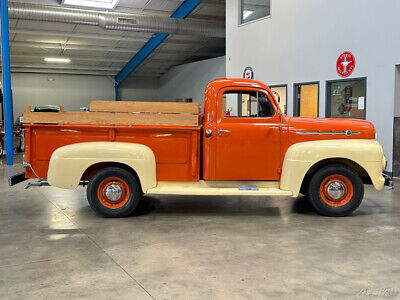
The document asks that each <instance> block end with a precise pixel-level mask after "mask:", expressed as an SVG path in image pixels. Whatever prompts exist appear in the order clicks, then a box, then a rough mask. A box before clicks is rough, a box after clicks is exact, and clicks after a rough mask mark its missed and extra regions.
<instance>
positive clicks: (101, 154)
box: [47, 142, 156, 193]
mask: <svg viewBox="0 0 400 300" xmlns="http://www.w3.org/2000/svg"><path fill="white" fill-rule="evenodd" d="M99 163H119V164H124V165H127V166H129V167H130V168H132V169H133V170H134V171H135V172H136V174H137V175H138V177H139V180H140V184H141V187H142V191H143V192H144V193H146V191H147V190H148V189H149V188H153V187H155V186H156V160H155V157H154V153H153V151H152V150H151V149H150V148H149V147H147V146H145V145H142V144H134V143H119V142H88V143H77V144H71V145H67V146H63V147H61V148H58V149H57V150H56V151H54V152H53V154H52V156H51V159H50V165H49V170H48V173H47V180H48V182H49V184H50V185H52V186H55V187H59V188H63V189H75V188H77V187H78V185H79V181H80V180H81V178H82V175H83V174H84V172H85V171H86V170H87V169H88V168H89V167H91V166H93V165H95V164H99Z"/></svg>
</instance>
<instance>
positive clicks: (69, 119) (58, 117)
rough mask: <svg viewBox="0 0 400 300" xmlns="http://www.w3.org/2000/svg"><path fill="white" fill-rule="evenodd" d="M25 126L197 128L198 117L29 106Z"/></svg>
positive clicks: (26, 111) (25, 114)
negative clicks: (47, 109)
mask: <svg viewBox="0 0 400 300" xmlns="http://www.w3.org/2000/svg"><path fill="white" fill-rule="evenodd" d="M23 118H24V123H26V124H99V125H105V124H107V125H159V126H163V125H164V126H198V124H199V116H198V115H193V114H163V113H127V112H90V111H62V110H61V111H60V112H32V111H31V108H30V107H29V106H27V107H26V110H25V112H24V116H23Z"/></svg>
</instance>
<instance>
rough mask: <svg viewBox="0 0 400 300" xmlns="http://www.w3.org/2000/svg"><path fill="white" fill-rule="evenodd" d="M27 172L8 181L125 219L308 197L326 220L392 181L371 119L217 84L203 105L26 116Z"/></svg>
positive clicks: (97, 107)
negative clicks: (151, 206) (182, 201)
mask: <svg viewBox="0 0 400 300" xmlns="http://www.w3.org/2000/svg"><path fill="white" fill-rule="evenodd" d="M24 127H25V136H26V156H25V159H26V162H24V166H25V168H26V172H25V173H24V174H23V175H19V176H16V177H12V178H10V184H11V185H13V184H16V183H18V182H21V181H22V180H24V179H25V178H38V180H37V181H36V182H33V183H30V184H28V185H27V186H26V187H30V186H43V185H51V186H55V187H59V188H64V189H75V188H77V187H78V185H87V198H88V201H89V204H90V206H91V207H92V208H93V209H94V210H95V211H96V212H98V213H99V214H101V215H103V216H106V217H124V216H127V215H129V214H131V213H132V212H133V211H134V210H135V209H136V208H137V206H138V203H139V201H140V199H141V196H142V195H143V194H145V193H150V194H181V195H249V196H251V195H255V196H260V195H263V196H270V195H273V196H279V195H280V196H286V197H297V196H298V195H299V193H303V194H305V195H307V197H308V199H309V200H310V202H311V204H312V205H313V207H314V208H315V209H316V210H317V211H318V212H319V213H320V214H323V215H326V216H345V215H349V214H350V213H352V212H353V211H354V210H355V209H356V208H357V207H358V206H359V205H360V203H361V201H362V199H363V196H364V184H373V185H374V187H375V188H376V189H377V190H381V189H382V188H383V186H384V185H390V184H391V178H390V177H387V176H386V175H384V174H383V173H382V172H383V171H384V170H385V168H386V159H385V157H384V155H383V150H382V147H381V145H380V144H379V143H378V142H377V141H376V140H375V138H376V134H375V129H374V126H373V125H372V123H370V122H368V121H364V120H348V119H323V118H316V119H312V118H295V117H287V116H284V115H283V114H282V112H281V111H280V109H279V106H278V104H277V102H276V101H275V99H274V97H273V95H272V93H271V90H270V89H269V88H268V86H266V85H265V84H263V83H261V82H259V81H255V80H247V79H220V80H215V81H213V82H211V83H210V84H209V85H208V87H207V89H206V91H205V99H204V114H202V115H200V107H199V105H196V104H187V103H165V102H164V103H161V102H160V103H154V102H153V103H152V102H125V101H120V102H114V101H94V102H92V104H91V107H90V111H88V112H64V111H63V109H62V110H61V111H60V112H58V113H52V112H47V113H43V112H38V113H35V112H31V111H30V108H29V107H27V110H26V111H25V113H24Z"/></svg>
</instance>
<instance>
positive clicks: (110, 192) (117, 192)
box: [105, 183, 122, 201]
mask: <svg viewBox="0 0 400 300" xmlns="http://www.w3.org/2000/svg"><path fill="white" fill-rule="evenodd" d="M105 194H106V197H107V199H108V200H110V201H118V200H119V199H120V198H121V196H122V189H121V187H120V186H119V185H118V184H114V183H113V184H110V185H109V186H107V188H106V191H105Z"/></svg>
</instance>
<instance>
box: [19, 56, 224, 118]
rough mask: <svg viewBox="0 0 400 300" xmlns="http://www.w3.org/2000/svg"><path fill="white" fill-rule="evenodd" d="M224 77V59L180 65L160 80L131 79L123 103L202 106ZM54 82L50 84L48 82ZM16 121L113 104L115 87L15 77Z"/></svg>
mask: <svg viewBox="0 0 400 300" xmlns="http://www.w3.org/2000/svg"><path fill="white" fill-rule="evenodd" d="M223 77H225V57H218V58H213V59H208V60H204V61H199V62H195V63H190V64H185V65H180V66H177V67H174V68H172V69H171V70H169V71H168V72H167V73H166V74H164V76H162V77H161V78H137V77H130V78H129V79H127V80H126V81H125V82H123V84H122V85H121V87H120V99H121V100H136V101H175V100H176V99H177V98H184V99H185V98H193V101H194V102H198V103H203V101H204V99H203V97H204V90H205V88H206V86H207V84H208V83H209V82H210V81H211V80H213V79H216V78H223ZM50 78H52V79H54V80H53V81H49V79H50ZM11 81H12V90H13V100H14V117H15V118H16V117H17V116H18V115H20V114H21V113H22V112H23V111H24V110H25V106H26V105H31V106H32V107H34V106H38V105H43V104H53V105H63V106H64V107H65V109H66V110H79V108H81V107H87V106H89V103H90V102H91V101H93V100H114V98H115V91H114V83H113V81H112V79H111V78H108V77H106V76H88V75H64V74H38V73H13V74H12V78H11Z"/></svg>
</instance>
